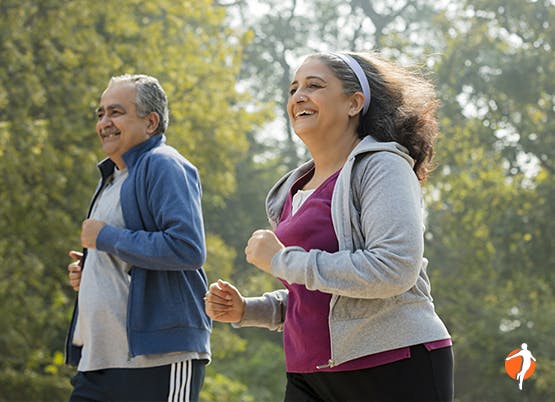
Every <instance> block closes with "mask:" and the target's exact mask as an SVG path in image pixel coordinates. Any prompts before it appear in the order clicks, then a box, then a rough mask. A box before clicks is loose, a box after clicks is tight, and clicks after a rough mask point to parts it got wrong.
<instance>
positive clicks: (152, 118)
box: [145, 112, 160, 135]
mask: <svg viewBox="0 0 555 402" xmlns="http://www.w3.org/2000/svg"><path fill="white" fill-rule="evenodd" d="M145 119H146V120H147V123H148V124H147V127H146V132H147V133H148V135H152V134H154V133H155V132H156V131H157V130H158V126H159V125H160V115H158V113H156V112H150V113H149V114H148V115H147V116H146V117H145Z"/></svg>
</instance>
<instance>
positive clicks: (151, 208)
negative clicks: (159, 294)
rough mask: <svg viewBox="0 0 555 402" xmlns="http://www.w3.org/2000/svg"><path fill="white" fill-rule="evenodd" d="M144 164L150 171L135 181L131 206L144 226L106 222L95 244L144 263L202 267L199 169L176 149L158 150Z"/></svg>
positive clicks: (169, 267) (176, 267)
mask: <svg viewBox="0 0 555 402" xmlns="http://www.w3.org/2000/svg"><path fill="white" fill-rule="evenodd" d="M145 164H146V165H147V166H142V167H141V169H144V171H145V172H150V173H149V174H146V173H145V174H143V175H140V178H139V179H138V180H136V181H135V183H132V185H134V186H135V192H136V194H137V196H136V198H137V199H136V200H132V201H131V202H136V205H132V206H130V208H132V209H133V211H134V212H135V213H136V214H137V215H136V216H135V217H134V219H136V220H138V221H140V222H141V226H142V227H144V228H146V229H144V230H143V229H141V230H133V229H127V228H118V227H114V226H111V225H105V226H104V227H103V228H102V230H101V231H100V233H99V234H98V237H97V240H96V245H97V249H98V250H101V251H105V252H107V253H110V254H113V255H115V256H117V257H119V258H121V259H122V260H124V261H126V262H128V263H129V264H131V265H133V266H137V267H141V268H145V269H154V270H187V269H189V270H195V269H198V268H200V267H201V266H202V264H203V263H204V261H205V258H206V246H205V240H204V226H203V220H202V210H201V185H200V180H199V177H198V173H197V170H196V169H195V168H194V166H192V165H191V164H190V163H188V162H186V161H185V160H184V159H182V158H178V157H176V156H175V155H164V154H162V155H160V154H158V155H155V157H152V158H151V159H150V160H149V161H147V162H145ZM152 172H155V174H152ZM122 205H123V200H122ZM122 207H123V206H122Z"/></svg>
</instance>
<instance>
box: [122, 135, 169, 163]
mask: <svg viewBox="0 0 555 402" xmlns="http://www.w3.org/2000/svg"><path fill="white" fill-rule="evenodd" d="M165 142H166V136H165V135H164V134H155V135H153V136H152V137H150V138H149V139H148V140H146V141H144V142H141V143H140V144H138V145H136V146H134V147H133V148H131V149H130V150H129V151H127V152H125V153H124V154H123V155H122V158H123V161H124V162H125V166H127V169H129V170H131V169H132V168H133V165H135V162H137V159H139V157H140V156H141V155H142V154H144V153H145V152H148V151H150V150H151V149H152V148H154V147H157V146H159V145H161V144H164V143H165Z"/></svg>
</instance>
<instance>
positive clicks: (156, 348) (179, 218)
mask: <svg viewBox="0 0 555 402" xmlns="http://www.w3.org/2000/svg"><path fill="white" fill-rule="evenodd" d="M165 140H166V138H165V136H164V135H163V134H158V135H154V136H152V137H151V138H150V139H148V140H147V141H145V142H143V143H141V144H139V145H137V146H135V147H134V148H132V149H130V150H129V151H127V152H126V153H125V154H124V155H123V160H124V162H125V165H126V166H127V169H128V177H127V179H126V180H125V182H124V183H123V185H122V188H121V193H120V197H121V207H122V213H123V219H124V221H125V226H126V228H117V227H114V226H110V225H105V226H104V227H103V228H102V230H101V231H100V233H99V234H98V237H97V239H96V247H97V249H98V250H100V251H104V252H107V253H109V254H112V255H114V256H116V257H118V258H120V259H122V260H123V261H125V262H127V263H129V264H131V266H132V269H131V272H130V275H131V283H130V289H129V299H128V303H127V337H128V342H129V355H130V357H133V356H136V355H148V354H160V353H171V352H179V351H190V352H203V353H210V332H211V329H212V322H211V320H210V319H209V318H208V316H207V315H206V313H205V312H204V301H203V297H204V294H205V293H206V291H207V282H208V281H207V278H206V274H205V272H204V270H203V269H202V268H201V266H202V264H203V263H204V261H205V258H206V247H205V240H204V226H203V221H202V209H201V191H202V190H201V186H200V181H199V177H198V173H197V170H196V168H195V167H194V166H193V165H192V164H191V163H190V162H189V161H187V160H186V159H185V158H184V157H183V156H181V155H180V154H179V153H178V152H177V151H176V150H175V149H174V148H172V147H170V146H168V145H166V144H165ZM98 167H99V169H100V173H101V179H100V182H99V184H98V186H97V189H96V191H95V194H94V197H93V199H92V202H91V206H90V208H89V214H88V215H89V216H90V213H91V210H92V207H93V205H94V203H95V201H96V199H97V196H98V194H99V192H100V189H101V188H102V187H103V185H104V183H105V181H106V180H108V179H109V177H110V176H111V175H112V173H113V171H114V167H115V164H114V162H113V161H112V160H110V159H105V160H103V161H102V162H100V163H99V165H98ZM86 251H87V250H86V249H85V250H84V253H83V254H84V256H83V260H82V266H83V267H84V259H85V258H86ZM78 311H79V309H78V305H77V300H76V303H75V309H74V312H73V317H72V320H71V324H70V328H69V332H68V336H67V339H66V363H67V364H71V365H74V366H77V365H78V363H79V360H80V358H81V348H80V347H77V346H75V345H73V344H72V339H73V333H74V331H75V324H76V321H77V314H78Z"/></svg>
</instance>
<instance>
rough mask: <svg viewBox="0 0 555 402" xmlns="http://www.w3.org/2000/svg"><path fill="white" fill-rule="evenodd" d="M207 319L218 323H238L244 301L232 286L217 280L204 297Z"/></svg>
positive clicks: (243, 308) (241, 315)
mask: <svg viewBox="0 0 555 402" xmlns="http://www.w3.org/2000/svg"><path fill="white" fill-rule="evenodd" d="M204 308H205V310H206V314H208V317H210V318H212V319H213V320H214V321H219V322H231V323H235V322H240V321H241V319H242V318H243V314H244V313H245V299H244V298H243V296H241V293H239V290H237V288H236V287H235V286H233V285H232V284H230V283H228V282H225V281H222V280H221V279H218V282H215V283H212V284H211V285H210V286H209V288H208V292H206V295H205V296H204Z"/></svg>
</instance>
